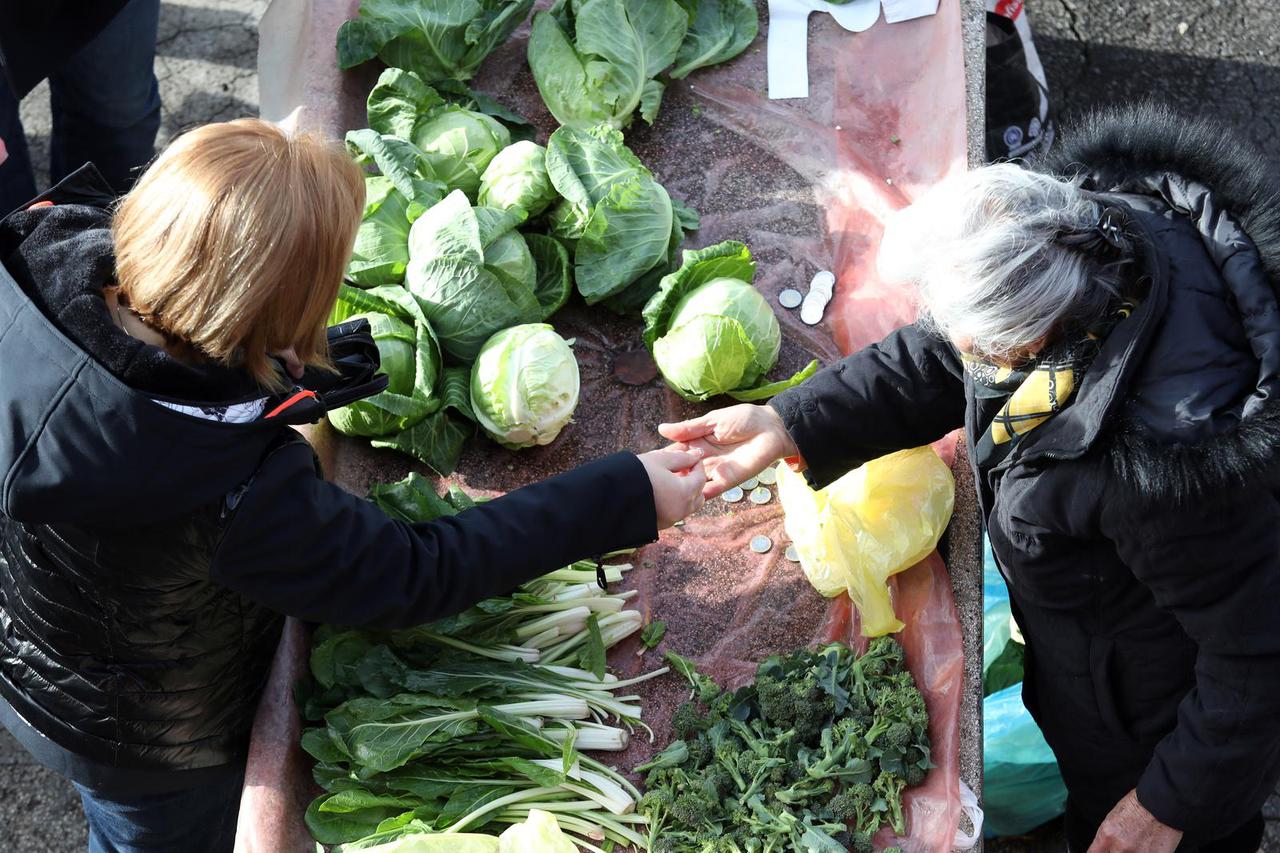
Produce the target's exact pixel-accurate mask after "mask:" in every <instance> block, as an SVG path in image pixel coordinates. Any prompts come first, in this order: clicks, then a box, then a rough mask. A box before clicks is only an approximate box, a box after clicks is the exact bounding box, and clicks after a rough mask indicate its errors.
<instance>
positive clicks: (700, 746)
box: [688, 738, 712, 770]
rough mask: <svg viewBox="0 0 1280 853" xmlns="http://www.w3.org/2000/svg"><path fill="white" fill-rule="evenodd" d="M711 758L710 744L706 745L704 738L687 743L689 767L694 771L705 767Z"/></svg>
mask: <svg viewBox="0 0 1280 853" xmlns="http://www.w3.org/2000/svg"><path fill="white" fill-rule="evenodd" d="M711 758H712V752H711V744H709V743H707V740H706V738H698V739H697V740H691V741H689V762H688V766H689V767H692V768H693V769H695V770H697V769H699V768H702V767H706V766H707V762H708V761H710V760H711Z"/></svg>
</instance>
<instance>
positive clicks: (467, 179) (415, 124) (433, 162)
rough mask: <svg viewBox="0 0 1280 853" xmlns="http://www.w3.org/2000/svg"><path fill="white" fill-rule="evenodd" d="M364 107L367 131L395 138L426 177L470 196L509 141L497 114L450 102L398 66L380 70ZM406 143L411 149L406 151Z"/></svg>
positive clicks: (385, 137)
mask: <svg viewBox="0 0 1280 853" xmlns="http://www.w3.org/2000/svg"><path fill="white" fill-rule="evenodd" d="M466 100H467V101H468V102H470V101H471V99H470V98H468V99H466ZM367 109H368V118H369V128H370V130H372V131H374V132H376V133H378V134H381V136H382V138H383V139H384V140H385V139H388V138H390V139H391V140H399V146H398V147H399V149H400V151H401V152H404V151H405V150H409V151H414V152H417V156H418V157H419V158H421V159H422V160H424V161H425V162H426V163H427V166H428V169H429V171H430V174H431V177H433V178H434V179H436V180H437V181H439V182H441V183H443V184H444V185H445V186H446V187H447V188H448V189H461V190H462V191H464V192H466V193H467V194H468V195H470V196H474V195H475V194H476V191H477V190H478V189H479V188H480V176H481V174H483V173H484V170H485V168H486V167H487V166H488V165H489V162H490V161H491V160H493V158H494V157H495V156H496V155H497V153H498V152H499V151H501V150H502V149H503V148H505V147H506V146H507V145H509V144H510V143H511V132H510V131H509V130H508V129H507V128H506V126H505V125H504V124H503V123H502V122H500V121H499V120H498V119H497V118H494V117H493V116H492V115H489V114H487V113H485V112H480V111H477V110H473V109H469V108H467V107H466V106H462V105H460V104H458V103H451V102H450V101H448V100H446V99H445V98H444V97H443V96H442V95H441V94H440V92H439V91H437V90H436V89H435V88H433V87H431V86H429V85H427V83H426V82H424V81H423V79H422V78H421V77H419V76H418V75H417V74H414V73H413V72H411V71H405V70H403V69H401V68H388V69H387V70H385V71H383V72H382V74H381V75H380V76H379V77H378V82H377V84H376V85H375V86H374V87H373V89H372V91H370V92H369V98H368V103H367ZM387 144H392V145H393V147H395V146H394V144H393V143H390V142H388V143H387ZM406 145H409V146H411V147H410V148H409V149H405V147H404V146H406ZM399 156H400V157H401V158H403V157H405V156H406V155H405V154H404V153H400V154H399ZM384 159H385V155H384ZM379 165H380V167H381V164H379ZM383 172H384V174H385V173H386V170H385V169H383ZM403 191H404V189H403V187H402V192H403Z"/></svg>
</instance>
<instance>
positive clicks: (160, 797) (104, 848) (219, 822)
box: [75, 775, 244, 853]
mask: <svg viewBox="0 0 1280 853" xmlns="http://www.w3.org/2000/svg"><path fill="white" fill-rule="evenodd" d="M243 783H244V779H243V776H242V775H232V776H231V777H229V778H227V779H225V780H219V781H216V782H213V783H211V784H205V785H201V786H200V787H198V788H192V789H190V790H185V791H175V792H173V793H168V794H147V795H141V796H132V797H128V796H124V797H122V796H117V795H113V794H111V793H109V792H106V791H97V790H90V789H89V788H86V787H84V786H83V785H76V786H75V787H76V790H78V791H79V792H80V802H81V803H82V804H83V806H84V816H85V820H86V821H87V822H88V824H89V853H231V851H232V850H233V849H234V847H235V837H236V818H237V817H238V815H239V812H240V789H241V787H242V785H243Z"/></svg>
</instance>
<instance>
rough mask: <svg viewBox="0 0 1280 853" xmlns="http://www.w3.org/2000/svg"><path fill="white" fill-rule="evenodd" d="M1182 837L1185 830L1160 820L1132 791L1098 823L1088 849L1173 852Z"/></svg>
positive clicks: (1106, 852) (1124, 852) (1103, 852)
mask: <svg viewBox="0 0 1280 853" xmlns="http://www.w3.org/2000/svg"><path fill="white" fill-rule="evenodd" d="M1181 841H1182V830H1180V829H1174V828H1173V827H1171V826H1167V825H1165V824H1163V823H1161V822H1160V821H1158V820H1157V819H1156V816H1155V815H1153V814H1152V813H1151V812H1149V811H1147V810H1146V808H1145V807H1144V806H1143V805H1142V803H1140V802H1138V792H1137V791H1130V792H1129V793H1127V794H1125V795H1124V798H1123V799H1121V800H1120V802H1118V803H1116V807H1115V808H1113V809H1112V810H1111V814H1109V815H1107V819H1106V820H1104V821H1103V822H1102V826H1100V827H1098V834H1097V835H1096V836H1094V839H1093V844H1091V845H1089V853H1173V851H1174V849H1176V848H1177V846H1178V844H1179V843H1180V842H1181Z"/></svg>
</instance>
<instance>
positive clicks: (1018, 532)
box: [661, 107, 1280, 853]
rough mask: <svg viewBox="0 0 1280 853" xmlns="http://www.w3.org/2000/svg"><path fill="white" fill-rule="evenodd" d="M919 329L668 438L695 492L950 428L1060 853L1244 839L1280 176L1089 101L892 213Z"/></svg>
mask: <svg viewBox="0 0 1280 853" xmlns="http://www.w3.org/2000/svg"><path fill="white" fill-rule="evenodd" d="M880 267H881V271H882V273H883V274H884V275H885V276H886V277H892V278H893V279H897V280H903V281H909V282H912V283H914V285H915V286H916V287H917V288H918V289H919V293H920V297H921V303H922V307H923V317H924V319H922V320H921V321H920V322H919V323H916V324H915V325H911V326H907V327H906V328H903V329H899V330H898V331H896V332H894V333H893V334H891V335H890V336H889V337H887V338H886V339H885V340H883V341H881V342H880V343H879V344H876V345H875V346H872V347H869V348H867V349H865V350H863V351H861V352H859V353H856V354H854V355H852V356H850V357H848V358H846V359H845V360H844V361H842V362H840V363H839V364H836V365H833V366H831V367H829V368H827V369H826V370H824V371H823V372H822V373H820V374H818V375H817V376H815V377H814V378H813V379H812V380H810V381H809V382H807V383H806V384H805V385H803V386H801V387H799V388H796V389H793V390H792V391H789V392H787V393H785V394H782V395H780V396H779V397H777V398H776V399H774V400H773V402H772V403H771V404H770V405H769V406H750V405H744V406H733V407H730V408H726V409H721V410H719V411H714V412H711V413H710V414H708V415H706V416H704V417H701V418H697V419H695V420H691V421H686V422H684V423H680V424H668V425H663V427H661V431H662V433H663V435H665V436H666V437H667V438H669V439H671V440H673V441H676V442H682V443H684V444H686V445H690V446H695V447H701V448H702V449H703V450H704V451H705V452H706V454H707V455H706V468H707V473H708V477H709V483H708V486H707V495H708V496H711V495H714V494H718V493H719V492H720V491H722V490H724V489H725V488H728V487H729V486H732V485H734V484H736V483H738V482H741V481H742V480H744V479H746V478H747V477H749V476H751V475H753V474H754V473H755V472H757V471H758V470H760V469H761V468H763V467H764V466H766V465H768V464H770V463H772V462H773V461H775V460H777V459H780V458H788V457H790V458H793V460H794V464H797V465H801V466H803V467H804V469H805V470H806V471H807V473H808V476H809V477H810V479H811V480H812V481H813V482H814V483H815V484H817V485H824V484H826V483H828V482H831V481H832V480H833V479H835V478H837V477H839V476H840V475H841V474H843V473H844V472H846V471H848V470H850V469H851V468H853V467H855V466H857V465H860V464H861V463H863V462H865V461H867V460H869V459H872V458H875V457H877V456H880V455H882V454H885V453H889V452H891V451H895V450H899V449H902V448H907V447H914V446H918V445H923V444H927V443H929V442H931V441H934V440H935V439H938V438H940V437H941V436H943V435H945V434H946V433H948V432H949V431H951V430H952V429H955V428H957V427H962V426H963V427H964V429H965V435H966V440H967V445H968V449H969V459H970V461H971V463H972V465H973V469H974V474H975V477H976V481H977V491H978V499H979V505H980V508H981V511H982V515H983V518H984V520H985V523H986V527H987V531H988V535H989V537H990V541H991V546H992V549H993V551H994V553H995V556H996V560H997V562H998V563H999V565H1000V568H1001V571H1002V572H1003V574H1004V576H1005V578H1006V580H1007V581H1008V584H1009V589H1010V594H1011V598H1012V601H1013V607H1014V614H1015V617H1016V618H1017V620H1018V623H1019V625H1020V626H1021V628H1022V630H1023V632H1024V634H1025V636H1026V640H1027V672H1026V680H1025V683H1024V686H1023V696H1024V699H1025V702H1026V705H1027V707H1028V708H1029V709H1030V710H1031V713H1032V714H1033V715H1034V716H1035V718H1036V720H1037V721H1038V722H1039V723H1040V726H1041V728H1042V729H1043V731H1044V734H1045V737H1046V738H1047V740H1048V741H1049V744H1050V746H1052V747H1053V750H1054V752H1055V753H1056V755H1057V757H1058V760H1059V763H1060V765H1061V768H1062V774H1063V777H1064V779H1065V780H1066V784H1067V789H1068V792H1069V801H1068V807H1067V828H1068V838H1069V845H1070V849H1071V850H1072V851H1076V853H1085V851H1089V853H1103V851H1143V853H1167V851H1173V850H1175V849H1176V850H1179V851H1193V850H1196V851H1215V853H1216V851H1233V852H1234V851H1247V853H1253V851H1255V850H1257V849H1258V844H1259V841H1260V838H1261V834H1262V828H1263V823H1262V818H1261V813H1260V809H1261V807H1262V804H1263V802H1264V801H1265V800H1266V798H1267V796H1268V794H1269V793H1270V792H1271V791H1273V790H1275V787H1276V782H1277V778H1278V777H1280V456H1278V455H1277V449H1278V448H1280V402H1278V397H1277V395H1278V394H1280V304H1278V302H1277V291H1278V290H1280V187H1277V185H1276V184H1275V183H1274V182H1272V179H1271V175H1270V173H1269V169H1268V168H1267V166H1266V165H1265V163H1264V162H1263V161H1262V160H1261V159H1260V158H1259V157H1258V155H1256V154H1255V153H1253V152H1252V151H1250V150H1248V149H1247V148H1246V147H1245V146H1243V145H1241V144H1238V143H1236V142H1233V141H1232V140H1231V139H1230V137H1229V135H1228V134H1225V133H1224V132H1223V131H1222V129H1221V128H1217V127H1212V126H1210V125H1208V124H1202V123H1197V122H1189V121H1184V120H1182V119H1180V118H1178V117H1176V116H1173V115H1171V114H1169V113H1167V112H1165V111H1162V110H1160V109H1157V108H1153V107H1142V108H1131V109H1127V110H1122V111H1119V112H1116V113H1112V114H1109V115H1103V116H1099V117H1095V118H1094V119H1092V120H1091V121H1090V122H1089V123H1088V124H1087V126H1085V127H1084V128H1082V129H1081V130H1080V131H1079V132H1078V133H1077V134H1076V135H1075V136H1074V137H1070V138H1068V139H1066V140H1065V141H1064V142H1063V143H1062V144H1061V145H1060V148H1059V150H1058V151H1057V152H1056V154H1055V156H1054V157H1053V158H1052V160H1051V162H1047V163H1043V164H1040V165H1039V166H1038V168H1037V169H1036V170H1024V169H1021V168H1018V167H1016V166H1013V165H995V166H988V167H986V168H982V169H977V170H975V171H972V172H969V173H968V174H966V175H962V176H959V177H957V178H955V179H952V180H949V181H947V182H945V183H944V184H942V185H940V186H939V187H937V188H936V189H935V190H933V191H931V192H930V193H929V194H927V195H926V196H925V197H923V198H922V199H920V200H919V201H918V202H917V203H916V204H915V205H913V206H912V207H910V208H908V209H907V210H905V211H903V212H902V213H900V214H898V216H897V217H896V218H895V219H894V220H893V221H891V222H890V224H889V227H888V229H887V230H886V234H885V239H884V242H883V244H882V247H881V251H880Z"/></svg>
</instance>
